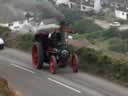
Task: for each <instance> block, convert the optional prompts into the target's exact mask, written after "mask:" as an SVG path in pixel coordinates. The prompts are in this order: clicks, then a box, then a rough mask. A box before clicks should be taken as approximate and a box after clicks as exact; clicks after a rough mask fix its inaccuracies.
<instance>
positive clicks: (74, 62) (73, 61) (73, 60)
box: [71, 54, 78, 73]
mask: <svg viewBox="0 0 128 96" xmlns="http://www.w3.org/2000/svg"><path fill="white" fill-rule="evenodd" d="M71 67H72V71H73V72H74V73H77V72H78V56H77V55H76V54H73V55H72V57H71Z"/></svg>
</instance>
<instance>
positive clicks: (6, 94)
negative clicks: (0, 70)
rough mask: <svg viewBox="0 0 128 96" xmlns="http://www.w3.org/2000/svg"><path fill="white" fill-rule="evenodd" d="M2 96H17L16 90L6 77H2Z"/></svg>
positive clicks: (0, 86) (0, 87) (0, 93)
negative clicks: (11, 86) (10, 85)
mask: <svg viewBox="0 0 128 96" xmlns="http://www.w3.org/2000/svg"><path fill="white" fill-rule="evenodd" d="M0 96H16V93H15V92H14V90H12V89H11V88H9V86H8V83H7V81H6V80H5V79H3V78H0Z"/></svg>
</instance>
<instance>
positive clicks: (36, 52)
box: [32, 42, 44, 69]
mask: <svg viewBox="0 0 128 96" xmlns="http://www.w3.org/2000/svg"><path fill="white" fill-rule="evenodd" d="M32 63H33V66H34V68H36V69H41V68H42V66H43V63H44V55H43V48H42V45H41V43H39V42H35V43H34V44H33V46H32Z"/></svg>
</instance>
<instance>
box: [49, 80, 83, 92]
mask: <svg viewBox="0 0 128 96" xmlns="http://www.w3.org/2000/svg"><path fill="white" fill-rule="evenodd" d="M48 80H50V81H52V82H54V83H56V84H59V85H61V86H63V87H66V88H68V89H70V90H72V91H75V92H77V93H81V91H79V90H77V89H75V88H73V87H70V86H68V85H66V84H64V83H61V82H59V81H57V80H54V79H52V78H48Z"/></svg>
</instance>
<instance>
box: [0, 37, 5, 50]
mask: <svg viewBox="0 0 128 96" xmlns="http://www.w3.org/2000/svg"><path fill="white" fill-rule="evenodd" d="M4 45H5V42H4V40H3V39H2V38H0V49H4Z"/></svg>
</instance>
